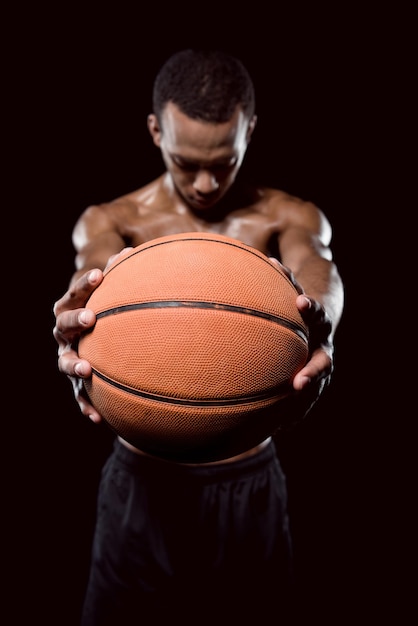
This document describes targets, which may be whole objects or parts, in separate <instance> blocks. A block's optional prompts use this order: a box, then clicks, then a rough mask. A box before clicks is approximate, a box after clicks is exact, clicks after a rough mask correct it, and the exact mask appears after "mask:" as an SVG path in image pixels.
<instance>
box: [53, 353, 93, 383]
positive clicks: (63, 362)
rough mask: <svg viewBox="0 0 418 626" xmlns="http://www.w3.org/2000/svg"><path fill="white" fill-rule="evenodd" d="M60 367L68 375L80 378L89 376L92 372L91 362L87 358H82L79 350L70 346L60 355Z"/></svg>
mask: <svg viewBox="0 0 418 626" xmlns="http://www.w3.org/2000/svg"><path fill="white" fill-rule="evenodd" d="M58 369H59V371H60V372H62V373H63V374H66V375H67V376H77V377H80V378H89V376H91V372H92V369H91V365H90V363H89V362H88V361H86V359H80V357H79V356H78V354H77V352H76V351H75V350H73V349H70V348H68V347H67V348H66V349H65V351H63V352H61V354H59V356H58Z"/></svg>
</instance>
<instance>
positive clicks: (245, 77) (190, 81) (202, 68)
mask: <svg viewBox="0 0 418 626" xmlns="http://www.w3.org/2000/svg"><path fill="white" fill-rule="evenodd" d="M169 102H172V103H173V104H175V105H176V106H178V108H179V109H180V110H181V111H182V113H184V114H185V115H187V116H188V117H190V118H192V119H197V120H203V121H206V122H213V123H222V122H227V121H228V120H230V119H231V117H232V116H233V114H234V112H235V110H236V108H237V106H240V107H241V108H242V110H243V112H244V114H245V115H246V116H248V118H251V117H252V116H253V114H254V110H255V94H254V85H253V81H252V79H251V76H250V74H249V72H248V70H247V69H246V68H245V66H244V65H243V63H242V62H241V61H240V60H239V59H237V58H236V57H234V56H232V55H230V54H228V53H225V52H222V51H220V50H199V49H190V48H189V49H186V50H181V51H179V52H176V53H175V54H173V55H172V56H171V57H169V58H168V60H167V61H166V62H165V63H164V64H163V66H162V67H161V69H160V70H159V72H158V74H157V76H156V78H155V81H154V88H153V97H152V104H153V112H154V114H155V115H156V116H157V119H158V121H159V122H160V123H161V115H162V112H163V109H164V107H165V106H166V105H167V104H168V103H169Z"/></svg>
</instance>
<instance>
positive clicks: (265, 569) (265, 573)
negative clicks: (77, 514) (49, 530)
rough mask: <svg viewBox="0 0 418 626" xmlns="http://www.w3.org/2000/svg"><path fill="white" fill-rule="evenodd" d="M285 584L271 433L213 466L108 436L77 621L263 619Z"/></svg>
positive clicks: (281, 502)
mask: <svg viewBox="0 0 418 626" xmlns="http://www.w3.org/2000/svg"><path fill="white" fill-rule="evenodd" d="M292 583H293V576H292V548H291V538H290V532H289V520H288V514H287V491H286V481H285V477H284V474H283V471H282V469H281V467H280V464H279V461H278V459H277V456H276V450H275V446H274V443H273V442H271V443H270V444H269V445H268V446H267V447H266V448H264V449H263V450H262V451H261V452H260V453H258V454H256V455H254V456H252V457H248V458H246V459H243V460H240V461H238V462H235V463H225V464H218V465H214V466H182V465H177V464H173V463H167V462H164V461H159V460H155V459H152V458H149V457H145V456H140V455H137V454H135V453H133V452H131V451H130V450H128V449H127V448H126V447H125V446H123V445H122V444H121V443H119V442H118V441H116V442H115V447H114V451H113V453H112V454H111V455H110V457H109V459H108V460H107V462H106V464H105V466H104V468H103V472H102V478H101V484H100V489H99V496H98V509H97V523H96V530H95V536H94V541H93V549H92V561H91V571H90V578H89V583H88V588H87V591H86V596H85V603H84V609H83V618H82V622H81V623H82V626H105V625H111V624H112V625H114V624H115V625H116V624H117V625H118V626H127V625H128V624H129V625H130V624H166V620H168V619H171V620H172V619H176V620H177V621H178V623H180V624H182V625H184V624H193V625H195V626H201V625H202V624H209V623H211V622H212V623H222V624H223V623H227V621H226V620H233V621H232V623H238V621H237V620H240V619H241V620H244V622H242V623H244V624H245V623H250V621H249V620H250V619H252V618H254V619H255V620H256V623H257V620H258V623H262V622H260V618H263V617H264V616H265V617H267V616H269V621H270V620H271V619H272V618H274V614H275V613H276V614H277V616H278V617H280V615H282V616H283V617H284V612H285V611H287V610H288V606H289V602H290V600H291V599H292V586H293V585H292ZM224 620H225V621H224ZM273 621H274V620H273Z"/></svg>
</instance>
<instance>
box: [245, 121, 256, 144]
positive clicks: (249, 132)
mask: <svg viewBox="0 0 418 626" xmlns="http://www.w3.org/2000/svg"><path fill="white" fill-rule="evenodd" d="M256 125H257V116H256V115H253V116H252V118H251V120H250V123H249V124H248V130H247V142H249V141H250V139H251V135H252V134H253V132H254V128H255V127H256Z"/></svg>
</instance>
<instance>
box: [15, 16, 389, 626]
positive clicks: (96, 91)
mask: <svg viewBox="0 0 418 626" xmlns="http://www.w3.org/2000/svg"><path fill="white" fill-rule="evenodd" d="M259 9H262V7H259ZM243 11H244V9H243V8H241V9H240V12H241V16H240V15H239V14H238V9H237V14H236V15H234V16H231V17H230V18H228V19H227V18H225V16H224V15H223V14H222V13H221V12H220V9H219V8H218V9H215V8H214V7H205V8H203V7H202V8H201V10H199V11H198V8H197V7H194V8H193V10H191V12H190V13H189V12H188V11H186V12H185V14H184V15H182V14H181V13H176V12H175V11H173V15H167V12H166V10H163V9H162V8H161V7H160V8H158V10H157V7H156V8H155V12H156V13H157V15H155V14H151V11H150V15H144V14H143V12H142V14H141V15H134V14H125V13H124V12H123V11H122V10H120V11H118V12H117V14H115V13H114V12H113V11H111V10H110V9H109V10H106V9H104V8H103V7H101V9H100V11H99V12H91V13H90V14H89V15H86V14H85V12H82V11H74V10H72V12H71V11H70V9H68V13H67V14H65V15H64V12H63V15H62V16H61V17H60V18H58V16H55V17H54V16H51V15H46V14H45V15H42V14H41V13H39V11H37V12H36V14H35V13H34V14H33V16H31V15H28V14H26V20H25V27H24V29H23V30H22V28H16V42H17V43H18V44H19V45H20V46H21V49H23V50H24V55H23V57H21V58H20V60H19V65H18V70H17V71H14V73H13V80H12V81H11V82H12V88H11V91H12V92H13V95H14V96H16V97H15V98H13V99H12V102H13V105H12V108H13V109H14V110H13V116H12V118H11V119H16V120H17V121H16V123H14V124H11V127H10V128H9V129H8V130H9V132H10V134H11V135H12V149H11V150H10V153H9V159H10V160H11V161H12V162H13V163H17V164H18V168H16V169H17V170H18V172H19V173H20V177H19V179H18V182H17V183H16V185H15V189H14V201H13V203H12V205H11V206H12V207H13V208H12V211H11V212H10V213H11V219H12V221H13V222H14V218H15V219H16V226H15V227H14V230H15V232H17V233H18V239H19V244H20V247H19V251H20V252H19V254H18V256H19V257H21V255H22V258H21V260H20V262H22V261H23V262H24V267H25V269H24V272H23V275H20V271H21V270H19V272H16V273H13V277H12V281H13V282H14V283H15V284H16V283H17V282H18V278H17V277H18V276H19V275H20V279H19V281H21V280H25V281H27V282H28V283H29V286H28V291H26V290H25V291H24V292H23V293H22V290H21V289H17V291H18V293H20V294H21V295H20V296H19V295H18V296H17V301H18V302H19V304H20V310H21V316H22V327H23V329H26V331H25V330H24V331H23V342H24V349H25V355H26V357H27V355H29V357H28V358H29V363H30V367H31V368H32V369H33V371H34V374H33V375H32V376H31V377H30V380H29V381H27V382H23V380H22V382H20V383H19V384H14V386H13V390H14V391H13V396H12V400H13V412H14V413H18V415H19V416H20V417H19V419H18V420H16V425H17V430H18V432H17V435H13V438H10V439H12V440H11V441H10V439H8V441H7V444H6V445H7V446H9V444H10V448H11V449H10V450H9V453H10V455H11V458H12V459H13V463H16V459H15V454H14V446H15V445H16V444H18V450H19V451H20V450H22V451H23V459H24V463H20V461H19V472H18V475H19V481H18V483H16V482H13V481H12V484H11V485H10V494H11V497H10V500H8V501H9V502H10V503H11V504H10V506H9V507H8V511H10V513H11V514H10V516H9V515H8V516H7V517H8V518H9V519H10V520H11V522H12V523H11V526H12V528H11V534H10V547H11V554H12V559H11V566H10V572H11V575H10V580H11V582H12V587H13V590H15V589H16V590H17V600H16V602H15V608H17V609H18V608H20V607H21V606H22V607H23V608H25V610H26V609H27V608H28V607H29V610H30V611H31V612H32V614H33V615H34V616H37V617H38V618H39V619H40V620H41V621H42V623H43V624H47V623H48V624H49V623H51V624H60V626H63V625H64V624H77V619H78V611H79V608H80V603H81V599H82V594H83V590H84V586H85V583H86V576H87V570H88V560H89V550H90V541H91V533H92V530H93V524H94V511H95V498H96V489H97V483H98V479H99V473H100V469H101V466H102V464H103V461H104V459H105V458H106V456H107V454H108V452H109V450H110V446H111V443H112V436H111V435H110V433H109V431H108V430H107V429H106V427H103V428H102V427H98V426H94V425H93V424H91V423H89V422H88V420H86V419H85V418H83V417H82V416H81V414H80V413H79V411H78V407H77V406H76V404H75V401H74V399H73V396H72V392H71V387H70V383H69V382H68V381H67V380H66V379H65V378H64V377H63V376H62V375H60V374H59V373H58V371H57V366H56V345H55V342H54V340H53V339H52V336H51V331H52V326H53V316H52V312H51V311H52V305H53V302H54V301H55V300H56V299H57V298H58V297H59V296H61V295H62V293H63V292H64V291H65V289H66V286H67V283H68V280H69V278H70V275H71V273H72V271H73V256H74V252H73V249H72V245H71V229H72V227H73V224H74V222H75V220H76V218H77V217H78V216H79V214H80V213H81V212H82V211H83V210H84V208H85V207H86V206H87V205H88V204H90V203H98V202H103V201H107V200H110V199H112V198H114V197H116V196H118V195H120V194H123V193H125V192H128V191H131V190H133V189H135V188H138V187H140V186H141V185H143V184H145V183H146V182H148V181H149V180H150V179H152V178H154V177H155V176H157V175H158V174H159V173H160V172H161V171H162V162H161V160H160V155H159V152H158V150H157V149H156V148H155V147H154V146H153V145H152V143H151V139H150V137H149V135H148V131H147V128H146V116H147V114H148V113H149V112H150V110H151V89H152V80H153V78H154V76H155V74H156V72H157V71H158V69H159V67H160V65H161V64H162V63H163V61H164V60H165V59H166V58H167V56H168V55H169V54H171V53H172V52H174V51H175V50H177V49H179V48H184V47H187V46H195V45H202V46H213V47H220V48H223V49H225V50H226V51H229V52H232V53H233V54H236V55H237V56H240V57H241V58H242V60H243V61H244V63H245V64H246V65H247V67H248V69H249V70H250V72H251V74H252V75H253V78H254V82H255V87H256V93H257V113H258V116H259V124H258V127H257V129H256V132H255V135H254V139H253V141H252V143H251V145H250V147H249V151H248V153H247V156H246V160H245V163H244V168H248V171H251V172H252V173H253V174H255V175H256V177H258V178H259V179H260V181H261V182H264V183H266V184H270V185H273V186H276V187H280V188H282V189H285V190H286V191H289V192H291V193H294V194H296V195H298V196H300V197H303V198H305V199H307V200H312V201H313V202H315V203H316V204H317V205H318V206H319V207H321V208H322V209H323V210H324V212H325V213H326V214H327V216H328V217H329V219H330V221H331V223H332V225H333V228H334V240H333V250H334V255H335V260H336V261H337V263H338V265H339V267H340V271H341V274H342V277H343V280H344V283H345V286H346V308H345V314H344V317H343V320H342V322H341V325H340V328H339V330H338V333H337V338H336V369H335V374H334V377H333V381H332V384H331V386H330V387H329V388H328V389H327V390H326V392H325V393H324V395H323V396H322V398H321V400H320V401H319V402H318V404H317V405H316V406H315V407H314V409H313V410H312V412H311V414H310V415H309V417H308V418H307V419H306V420H305V422H304V423H303V424H302V425H300V426H299V427H298V428H296V429H294V430H293V431H291V432H289V433H287V434H285V435H283V436H282V437H280V438H277V445H278V448H279V451H280V456H281V459H282V464H283V467H284V469H285V471H286V474H287V477H288V487H289V509H290V515H291V523H292V528H293V535H294V544H295V554H296V560H297V566H298V568H299V573H300V579H301V582H302V585H303V589H304V603H305V608H306V611H307V614H309V613H310V610H311V609H312V614H316V615H321V614H322V613H324V614H325V615H327V616H328V617H330V616H331V617H330V621H329V623H334V624H341V623H344V622H345V620H347V623H348V622H349V616H350V615H356V614H357V613H358V612H359V611H361V612H362V615H363V617H364V619H366V616H367V617H369V616H372V615H374V616H376V611H382V614H385V613H387V611H389V610H390V609H391V608H392V602H391V594H389V595H385V592H384V591H382V587H383V589H384V588H385V586H386V585H387V584H388V585H389V587H390V588H391V589H392V590H393V585H395V584H396V582H397V580H399V573H400V572H399V570H398V569H395V566H394V565H393V553H394V552H395V550H394V547H393V542H392V539H393V537H391V533H390V532H389V533H388V531H387V527H386V526H385V525H384V524H385V517H386V516H387V515H389V517H390V513H388V509H389V511H390V510H391V506H393V500H392V505H390V506H388V504H387V502H388V497H387V491H388V490H390V491H391V492H392V494H393V491H392V488H393V484H392V483H391V474H390V471H388V467H387V465H386V461H388V460H390V458H391V454H393V452H394V448H393V447H392V448H389V449H388V448H386V451H385V453H384V454H382V445H383V444H382V441H383V438H384V437H385V435H387V434H388V433H387V431H388V429H389V427H388V425H387V423H386V422H384V421H383V420H382V418H381V411H382V409H383V407H382V406H379V405H377V406H376V402H375V395H376V394H370V393H368V391H367V390H368V384H369V383H370V377H371V375H372V373H371V368H370V367H369V365H370V362H371V356H370V355H371V354H373V351H374V343H373V341H375V342H376V343H377V340H376V339H374V338H373V333H370V323H369V322H370V316H371V313H370V311H369V300H368V298H367V294H368V289H369V287H370V280H371V276H373V274H374V268H375V265H376V263H377V259H376V249H375V248H373V246H371V245H370V242H371V241H373V240H374V239H375V238H376V237H378V234H377V233H378V227H377V226H376V224H378V223H379V217H378V216H379V212H380V210H381V209H380V206H378V205H377V204H376V201H375V198H376V194H375V189H376V186H377V177H376V172H375V169H374V168H373V166H372V165H371V164H375V163H376V156H377V155H379V154H380V149H381V146H380V144H379V142H380V133H379V125H380V117H379V114H378V113H377V110H378V109H376V102H378V101H379V98H380V93H381V91H380V89H381V82H380V81H381V78H382V75H383V73H384V67H385V64H386V58H387V56H390V55H387V48H385V45H384V44H383V43H382V41H381V40H380V38H379V37H377V36H375V37H374V38H372V39H371V38H370V33H371V32H372V24H373V19H372V17H371V16H366V15H364V14H362V15H353V14H345V15H340V16H337V15H335V14H332V13H331V14H330V13H327V12H324V14H321V13H320V12H318V10H317V9H315V11H314V10H313V9H312V10H311V12H309V11H308V12H307V11H306V10H305V12H301V13H300V14H298V11H295V15H292V16H289V15H285V14H284V12H280V11H278V13H277V14H275V15H272V14H271V13H270V11H268V12H266V11H265V10H260V12H259V13H257V14H256V15H254V16H252V15H248V14H247V15H245V16H244V15H242V13H243ZM159 12H161V15H159V14H158V13H159ZM47 17H48V19H49V20H50V22H49V26H46V25H45V22H44V20H45V19H46V18H47ZM374 17H375V16H374ZM32 19H33V22H32ZM21 172H25V174H24V180H22V176H21ZM15 206H16V207H17V208H16V211H15V210H14V207H15ZM365 267H366V268H367V269H366V272H364V268H365ZM370 335H372V336H371V337H370ZM365 336H367V345H366V342H365ZM39 349H40V350H41V352H40V359H39V356H36V355H37V352H38V351H39ZM15 352H17V351H15ZM360 352H361V353H362V357H361V359H360V363H359V362H358V361H354V359H355V358H356V359H358V354H359V353H360ZM20 358H21V355H20V354H16V353H13V355H12V359H13V360H14V363H15V365H16V366H18V365H19V363H20ZM382 384H383V386H384V385H385V382H383V383H382ZM373 396H374V398H373ZM381 404H382V403H381ZM22 406H23V411H22ZM14 423H15V422H14ZM385 441H386V439H385ZM386 452H388V454H386ZM382 458H384V459H385V463H383V462H382ZM13 471H14V470H13ZM382 476H384V480H383V481H382ZM7 482H8V481H7ZM16 485H17V486H16ZM395 492H396V489H395ZM398 494H399V492H398ZM397 497H398V498H399V497H400V496H399V495H398V496H397ZM389 525H390V524H389ZM15 583H16V585H15ZM57 611H58V613H57ZM277 611H278V615H279V614H280V607H279V606H278V607H277ZM57 614H59V618H57ZM324 619H325V618H324Z"/></svg>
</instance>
